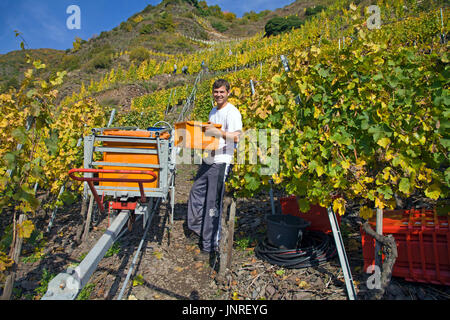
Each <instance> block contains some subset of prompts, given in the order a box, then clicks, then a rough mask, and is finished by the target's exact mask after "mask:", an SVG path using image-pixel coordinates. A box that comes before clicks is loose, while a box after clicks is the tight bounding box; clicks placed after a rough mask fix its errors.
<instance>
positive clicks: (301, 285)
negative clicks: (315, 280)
mask: <svg viewBox="0 0 450 320" xmlns="http://www.w3.org/2000/svg"><path fill="white" fill-rule="evenodd" d="M298 287H299V288H302V289H305V288H308V287H309V284H308V282H306V281H304V280H302V281H300V282H299V284H298Z"/></svg>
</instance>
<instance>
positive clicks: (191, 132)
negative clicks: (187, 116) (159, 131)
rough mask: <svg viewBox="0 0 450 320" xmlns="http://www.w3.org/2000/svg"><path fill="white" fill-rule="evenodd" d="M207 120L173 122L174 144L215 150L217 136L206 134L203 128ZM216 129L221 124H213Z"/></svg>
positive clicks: (217, 140) (217, 145) (217, 144)
mask: <svg viewBox="0 0 450 320" xmlns="http://www.w3.org/2000/svg"><path fill="white" fill-rule="evenodd" d="M206 126H208V123H207V122H200V121H185V122H178V123H175V146H178V147H183V148H189V149H200V150H216V149H217V148H218V147H219V140H220V139H219V138H217V137H212V136H206V135H205V129H206ZM214 126H215V127H216V128H217V129H221V128H222V125H220V124H214Z"/></svg>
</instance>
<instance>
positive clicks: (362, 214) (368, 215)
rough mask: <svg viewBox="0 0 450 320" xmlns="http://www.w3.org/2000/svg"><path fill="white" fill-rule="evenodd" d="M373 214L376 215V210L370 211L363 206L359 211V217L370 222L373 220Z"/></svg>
mask: <svg viewBox="0 0 450 320" xmlns="http://www.w3.org/2000/svg"><path fill="white" fill-rule="evenodd" d="M373 214H374V210H373V209H370V208H368V207H366V206H362V207H361V208H360V209H359V216H360V217H361V218H363V219H366V220H368V219H370V218H372V216H373Z"/></svg>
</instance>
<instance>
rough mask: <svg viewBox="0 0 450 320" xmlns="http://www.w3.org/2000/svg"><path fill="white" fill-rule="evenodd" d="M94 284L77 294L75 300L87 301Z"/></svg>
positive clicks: (88, 285)
mask: <svg viewBox="0 0 450 320" xmlns="http://www.w3.org/2000/svg"><path fill="white" fill-rule="evenodd" d="M94 289H95V283H89V284H87V285H86V286H85V287H84V288H83V289H82V290H81V291H80V293H79V294H78V296H77V298H76V300H89V298H90V297H91V294H92V292H94Z"/></svg>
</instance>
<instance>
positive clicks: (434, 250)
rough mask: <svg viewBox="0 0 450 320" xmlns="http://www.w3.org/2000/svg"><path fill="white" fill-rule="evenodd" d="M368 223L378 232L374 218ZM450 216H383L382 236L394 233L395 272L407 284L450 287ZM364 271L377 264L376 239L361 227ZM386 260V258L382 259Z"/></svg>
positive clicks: (400, 212)
mask: <svg viewBox="0 0 450 320" xmlns="http://www.w3.org/2000/svg"><path fill="white" fill-rule="evenodd" d="M369 223H370V224H371V225H372V227H373V228H374V230H375V218H373V219H371V220H370V221H369ZM449 223H450V217H449V216H448V215H447V216H438V215H437V214H436V213H435V212H434V211H431V210H393V211H385V212H384V213H383V234H384V235H387V234H392V235H393V236H394V238H395V241H396V242H397V251H398V257H397V260H396V262H395V264H394V268H393V270H392V275H393V276H395V277H401V278H404V279H405V280H407V281H413V282H424V283H433V284H440V285H450V258H449V257H450V231H449ZM361 240H362V247H363V257H364V270H367V268H368V267H369V266H370V265H373V264H374V263H375V239H374V238H372V237H371V236H369V235H367V234H366V233H365V232H364V231H363V230H362V228H361ZM383 258H384V257H383Z"/></svg>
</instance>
